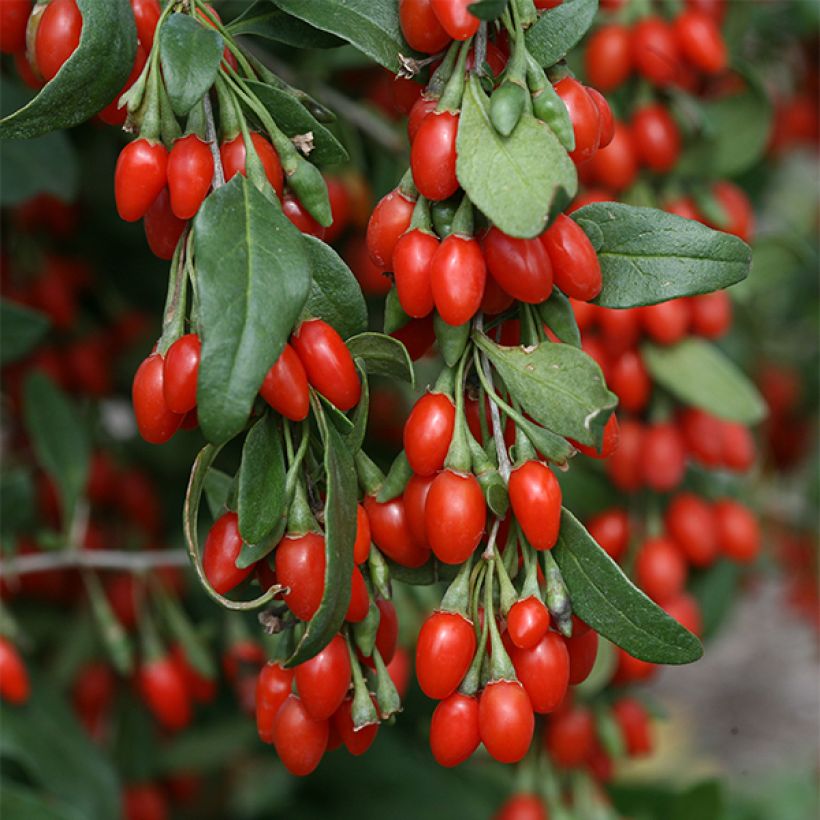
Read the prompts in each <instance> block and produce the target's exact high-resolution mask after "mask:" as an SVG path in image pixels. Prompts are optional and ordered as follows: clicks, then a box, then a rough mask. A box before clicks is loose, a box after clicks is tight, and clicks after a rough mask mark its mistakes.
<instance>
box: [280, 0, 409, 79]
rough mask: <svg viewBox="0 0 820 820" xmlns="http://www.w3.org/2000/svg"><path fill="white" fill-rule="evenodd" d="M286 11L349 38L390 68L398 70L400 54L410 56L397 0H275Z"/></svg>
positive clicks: (371, 56)
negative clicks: (402, 29)
mask: <svg viewBox="0 0 820 820" xmlns="http://www.w3.org/2000/svg"><path fill="white" fill-rule="evenodd" d="M273 1H274V3H275V4H276V5H277V6H278V7H279V8H280V9H282V10H283V11H286V12H288V14H291V15H293V16H294V17H297V18H298V19H299V20H303V21H304V22H305V23H310V25H311V26H313V27H314V28H318V29H321V30H322V31H327V32H329V33H330V34H335V35H336V36H337V37H341V38H342V39H343V40H347V42H349V43H350V44H351V45H352V46H354V47H355V48H357V49H358V50H359V51H361V52H362V53H363V54H366V55H367V56H368V57H370V58H371V59H373V60H375V61H376V62H377V63H379V65H382V66H384V67H385V68H389V69H390V71H392V72H394V73H395V72H396V71H398V70H399V54H404V55H405V56H411V55H412V54H413V50H412V49H411V48H410V46H408V45H407V43H406V42H405V41H404V37H402V34H401V27H400V26H399V6H398V3H396V2H395V0H311V2H310V3H306V2H305V0H273Z"/></svg>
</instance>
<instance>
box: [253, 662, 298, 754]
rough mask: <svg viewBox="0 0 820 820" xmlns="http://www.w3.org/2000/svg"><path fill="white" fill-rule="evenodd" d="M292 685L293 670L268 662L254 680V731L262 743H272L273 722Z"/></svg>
mask: <svg viewBox="0 0 820 820" xmlns="http://www.w3.org/2000/svg"><path fill="white" fill-rule="evenodd" d="M292 685H293V670H292V669H285V667H284V666H282V664H281V663H279V662H277V661H268V662H267V663H266V664H265V665H264V666H263V667H262V669H261V670H260V671H259V677H258V678H257V680H256V730H257V731H258V732H259V739H260V740H261V741H262V742H263V743H273V721H274V719H275V718H276V713H277V712H278V711H279V707H280V706H281V705H282V704H283V703H284V702H285V700H287V697H288V695H289V694H290V692H291V686H292Z"/></svg>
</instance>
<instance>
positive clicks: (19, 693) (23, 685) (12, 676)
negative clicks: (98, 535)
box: [0, 17, 31, 706]
mask: <svg viewBox="0 0 820 820" xmlns="http://www.w3.org/2000/svg"><path fill="white" fill-rule="evenodd" d="M2 19H3V18H2V17H0V20H2ZM30 691H31V687H30V684H29V679H28V672H27V671H26V665H25V663H23V659H22V658H21V657H20V653H19V652H18V651H17V647H16V646H15V645H14V644H13V643H12V642H11V641H10V640H8V638H4V637H2V636H0V698H2V700H4V701H6V702H7V703H10V704H12V705H13V706H21V705H22V704H24V703H25V702H26V701H27V700H28V698H29V694H30Z"/></svg>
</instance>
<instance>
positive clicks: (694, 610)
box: [663, 592, 703, 638]
mask: <svg viewBox="0 0 820 820" xmlns="http://www.w3.org/2000/svg"><path fill="white" fill-rule="evenodd" d="M663 609H664V610H665V611H666V614H667V615H669V616H670V617H672V618H674V619H675V620H676V621H677V622H678V623H679V624H680V625H681V626H682V627H683V628H684V629H688V630H689V631H690V632H691V633H692V634H694V635H697V636H698V637H699V638H700V637H702V636H703V617H702V615H701V612H700V604H698V602H697V600H696V599H695V598H693V597H692V596H691V595H689V593H688V592H680V593H678V594H677V595H675V597H674V598H670V599H669V600H668V601H665V602H664V604H663Z"/></svg>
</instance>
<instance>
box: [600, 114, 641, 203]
mask: <svg viewBox="0 0 820 820" xmlns="http://www.w3.org/2000/svg"><path fill="white" fill-rule="evenodd" d="M588 168H589V174H590V175H591V176H592V178H593V179H594V180H595V182H596V183H598V184H599V185H603V186H604V187H605V188H608V189H610V190H612V191H623V190H624V189H626V188H629V187H630V185H632V183H633V182H634V181H635V177H636V176H637V175H638V157H637V155H636V153H635V144H634V142H633V139H632V134H631V133H630V130H629V128H628V127H627V126H626V125H624V123H622V122H615V123H613V134H612V139H611V140H610V142H609V144H608V145H607V147H606V148H602V149H601V150H600V151H598V153H597V154H595V156H594V157H593V158H592V159H591V160H590V162H589V166H588Z"/></svg>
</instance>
